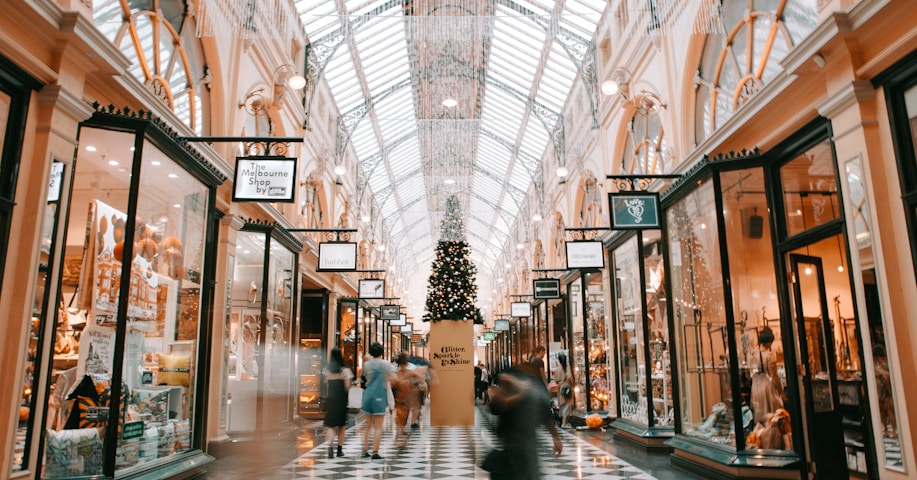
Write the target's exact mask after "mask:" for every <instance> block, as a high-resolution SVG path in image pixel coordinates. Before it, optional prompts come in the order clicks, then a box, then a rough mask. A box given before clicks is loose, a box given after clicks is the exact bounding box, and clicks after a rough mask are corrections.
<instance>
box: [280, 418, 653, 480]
mask: <svg viewBox="0 0 917 480" xmlns="http://www.w3.org/2000/svg"><path fill="white" fill-rule="evenodd" d="M427 417H429V415H422V416H421V428H420V429H417V430H412V431H411V435H410V438H409V440H408V447H407V448H406V449H404V450H399V449H397V448H395V444H394V438H393V436H392V433H391V432H392V430H391V418H392V417H391V416H390V415H387V416H386V420H385V425H384V427H383V428H384V431H385V436H384V437H383V440H382V447H381V448H380V450H381V452H380V454H381V455H382V456H383V457H384V458H383V459H381V460H372V459H369V458H363V457H361V454H362V451H363V422H357V425H356V426H355V427H353V428H350V429H349V430H348V431H347V437H346V441H345V443H344V456H343V457H335V458H328V446H327V444H322V445H319V446H318V447H316V448H314V449H312V450H311V451H309V452H307V453H306V454H304V455H302V456H300V457H299V458H297V459H295V460H294V461H292V462H290V463H289V464H287V465H285V466H284V467H282V468H281V469H280V471H279V472H277V474H278V475H277V477H278V478H284V479H291V480H293V479H296V480H298V479H315V480H326V479H345V478H348V479H350V478H367V479H387V480H407V479H419V478H428V479H468V478H482V479H486V478H490V475H489V474H488V473H487V472H485V471H484V470H481V468H480V467H479V466H478V465H479V464H480V463H481V460H482V459H483V458H484V456H485V455H486V453H487V452H488V451H489V450H490V448H492V446H493V442H494V438H493V434H492V433H491V427H492V422H493V417H491V416H490V414H488V413H485V412H484V411H482V410H481V409H480V408H478V409H476V413H475V425H474V426H473V427H431V426H430V424H429V421H428V420H427ZM540 435H541V437H542V439H541V440H542V447H543V448H542V450H543V452H542V456H541V458H542V463H541V470H542V474H543V475H544V477H545V478H551V479H604V480H618V479H636V480H654V477H653V476H651V475H649V474H647V473H646V472H643V471H642V470H640V469H639V468H636V467H634V466H633V465H630V464H629V463H627V462H625V461H623V460H621V459H620V458H617V457H615V456H614V455H611V454H609V453H608V452H605V451H603V450H601V449H599V448H598V447H595V446H593V445H590V444H588V443H586V442H584V441H583V440H580V439H578V438H577V437H576V436H574V435H572V434H570V433H567V432H561V436H562V439H563V443H564V450H563V454H561V455H560V456H558V457H554V456H553V455H552V454H551V451H550V446H551V437H550V435H549V434H548V433H547V432H546V431H542V432H541V434H540Z"/></svg>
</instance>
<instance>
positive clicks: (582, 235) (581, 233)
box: [564, 227, 611, 241]
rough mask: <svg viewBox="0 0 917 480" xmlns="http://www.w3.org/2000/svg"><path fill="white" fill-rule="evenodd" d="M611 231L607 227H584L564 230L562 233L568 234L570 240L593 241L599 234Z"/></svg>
mask: <svg viewBox="0 0 917 480" xmlns="http://www.w3.org/2000/svg"><path fill="white" fill-rule="evenodd" d="M606 230H611V229H610V228H607V227H585V228H565V229H564V233H568V234H570V239H571V240H573V241H577V240H595V238H596V237H598V236H599V232H602V231H606Z"/></svg>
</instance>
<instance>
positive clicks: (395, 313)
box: [379, 305, 401, 320]
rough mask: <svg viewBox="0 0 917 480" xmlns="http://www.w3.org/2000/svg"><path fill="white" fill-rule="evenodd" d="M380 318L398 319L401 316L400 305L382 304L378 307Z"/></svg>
mask: <svg viewBox="0 0 917 480" xmlns="http://www.w3.org/2000/svg"><path fill="white" fill-rule="evenodd" d="M379 309H380V310H381V313H380V314H379V316H380V317H382V320H398V319H399V318H401V307H399V306H398V305H382V306H381V307H379Z"/></svg>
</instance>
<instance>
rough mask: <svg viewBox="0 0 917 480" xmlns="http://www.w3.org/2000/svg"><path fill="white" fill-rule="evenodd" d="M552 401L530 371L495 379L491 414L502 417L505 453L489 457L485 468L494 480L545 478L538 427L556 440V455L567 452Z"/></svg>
mask: <svg viewBox="0 0 917 480" xmlns="http://www.w3.org/2000/svg"><path fill="white" fill-rule="evenodd" d="M550 405H551V399H550V396H549V395H548V389H547V387H546V386H545V385H544V382H543V381H542V380H540V379H539V378H538V377H537V376H535V375H532V374H531V373H529V371H528V370H526V369H519V368H516V367H512V368H509V369H507V370H505V371H503V372H501V373H500V374H499V375H497V376H496V377H495V382H494V387H493V388H491V392H490V411H491V412H492V413H494V414H495V415H497V416H498V420H497V429H496V434H497V437H498V438H500V439H501V440H502V443H503V447H502V449H497V450H493V451H491V452H490V453H488V454H487V456H486V457H485V459H484V462H483V464H482V465H481V468H483V469H484V470H486V471H488V472H490V478H492V479H494V480H500V479H513V480H535V479H540V478H541V466H540V460H539V457H540V455H539V452H538V447H539V441H538V435H537V434H536V433H537V430H538V427H540V426H544V427H545V428H547V429H548V431H549V432H550V433H551V437H552V438H553V440H554V446H553V452H554V455H560V454H561V452H562V451H563V443H561V441H560V434H559V433H558V431H557V427H556V426H555V425H554V420H553V419H552V418H551V414H550Z"/></svg>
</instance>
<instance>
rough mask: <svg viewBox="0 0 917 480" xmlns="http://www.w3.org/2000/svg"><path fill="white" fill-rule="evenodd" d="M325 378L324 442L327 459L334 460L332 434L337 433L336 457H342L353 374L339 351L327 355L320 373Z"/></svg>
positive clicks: (334, 349)
mask: <svg viewBox="0 0 917 480" xmlns="http://www.w3.org/2000/svg"><path fill="white" fill-rule="evenodd" d="M322 373H323V374H324V376H325V402H324V403H323V407H324V410H325V421H324V425H325V442H326V443H328V458H334V445H333V442H332V441H333V440H334V436H335V435H334V434H335V433H337V447H338V448H337V456H339V457H343V456H344V449H343V445H344V433H345V432H346V427H347V400H348V395H347V392H348V390H350V386H351V385H352V384H353V372H351V371H350V369H349V368H347V367H345V366H344V356H343V355H342V354H341V349H340V348H338V347H334V348H332V349H331V353H330V354H329V355H328V366H327V368H325V371H324V372H322Z"/></svg>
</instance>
